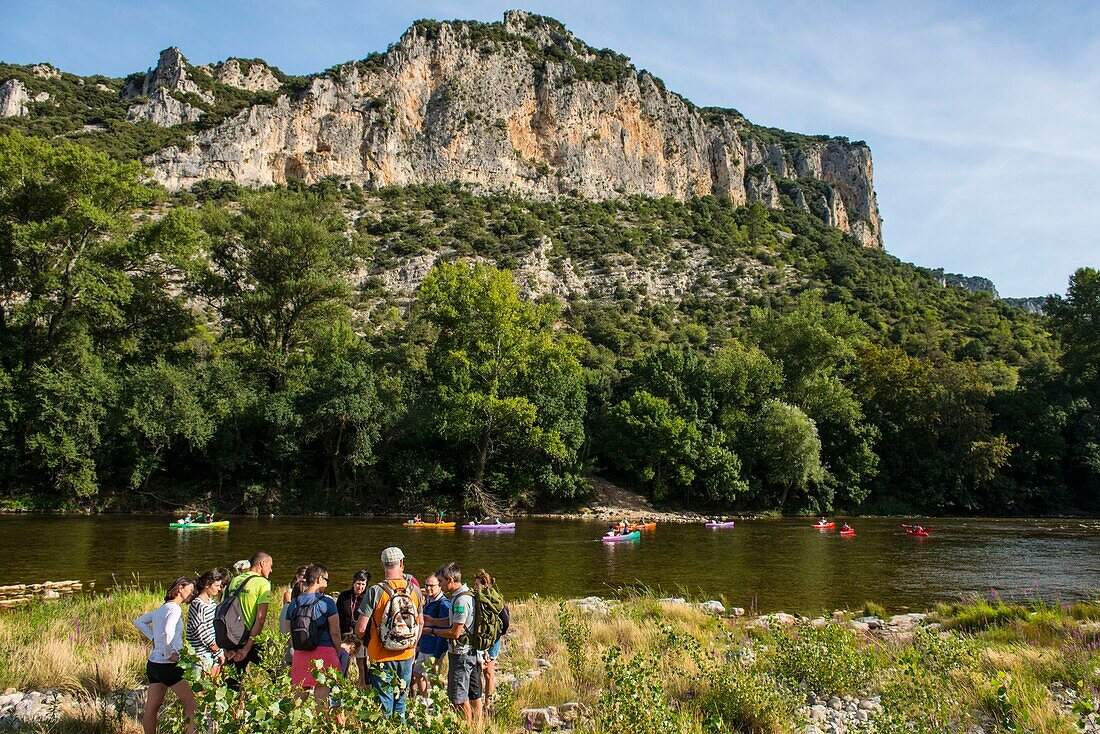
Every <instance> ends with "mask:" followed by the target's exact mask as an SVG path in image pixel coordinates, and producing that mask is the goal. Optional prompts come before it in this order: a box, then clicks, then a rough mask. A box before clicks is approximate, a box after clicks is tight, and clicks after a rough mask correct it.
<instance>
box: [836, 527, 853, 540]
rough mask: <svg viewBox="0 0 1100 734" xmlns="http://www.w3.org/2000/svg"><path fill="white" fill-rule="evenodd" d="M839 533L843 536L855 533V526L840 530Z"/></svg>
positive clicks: (850, 535)
mask: <svg viewBox="0 0 1100 734" xmlns="http://www.w3.org/2000/svg"><path fill="white" fill-rule="evenodd" d="M840 534H841V535H843V536H844V537H845V538H850V537H852V536H853V535H855V534H856V531H855V528H852V529H851V530H841V531H840Z"/></svg>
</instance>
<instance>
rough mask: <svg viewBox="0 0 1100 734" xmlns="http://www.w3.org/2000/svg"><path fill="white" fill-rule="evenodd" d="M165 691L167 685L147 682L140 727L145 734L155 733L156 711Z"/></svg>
mask: <svg viewBox="0 0 1100 734" xmlns="http://www.w3.org/2000/svg"><path fill="white" fill-rule="evenodd" d="M167 693H168V687H167V686H166V685H164V684H163V683H150V684H149V691H148V692H147V693H146V694H145V712H144V713H143V714H142V715H141V728H142V729H143V730H144V731H145V734H157V712H158V711H160V707H161V705H162V704H163V703H164V696H165V694H167ZM192 700H194V697H192Z"/></svg>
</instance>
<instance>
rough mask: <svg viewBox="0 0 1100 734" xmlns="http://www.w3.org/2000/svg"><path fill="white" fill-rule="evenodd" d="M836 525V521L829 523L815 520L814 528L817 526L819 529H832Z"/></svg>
mask: <svg viewBox="0 0 1100 734" xmlns="http://www.w3.org/2000/svg"><path fill="white" fill-rule="evenodd" d="M835 527H836V523H835V522H827V523H820V522H815V523H814V528H816V529H817V530H832V529H833V528H835Z"/></svg>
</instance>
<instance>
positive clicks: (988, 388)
mask: <svg viewBox="0 0 1100 734" xmlns="http://www.w3.org/2000/svg"><path fill="white" fill-rule="evenodd" d="M547 237H549V238H550V240H549V243H550V244H549V246H548V245H547V240H546V239H545V238H547ZM536 247H538V248H542V249H540V250H539V252H540V253H542V254H540V255H539V257H548V258H549V262H548V264H547V267H548V268H549V269H550V271H551V272H553V273H555V274H557V275H559V276H561V277H565V276H566V275H567V274H568V273H567V270H568V269H570V268H572V269H573V270H574V272H579V270H580V269H585V268H587V270H586V272H587V273H588V274H590V275H591V274H593V273H595V274H597V275H603V274H606V273H609V272H626V271H622V270H620V271H615V269H616V268H622V267H624V265H623V264H624V263H626V264H627V266H626V267H628V268H629V267H634V268H643V267H655V268H665V269H666V271H668V272H684V271H686V270H687V269H688V268H689V267H694V266H691V265H689V263H691V262H695V261H696V260H698V258H700V257H704V256H705V257H706V258H708V260H707V262H708V263H709V265H708V267H709V268H710V270H709V271H707V272H705V273H702V274H699V273H696V275H695V276H693V277H695V280H694V281H691V283H690V285H689V287H688V288H687V290H686V292H683V293H682V294H680V295H679V296H678V298H676V299H671V298H658V297H654V296H652V295H650V294H649V293H647V292H646V289H645V288H644V287H643V286H641V285H639V284H638V283H637V282H635V283H631V282H628V281H626V280H624V279H622V278H620V279H619V280H617V281H614V280H605V281H601V282H604V283H609V285H606V286H600V288H604V290H600V288H597V287H596V286H592V290H591V292H589V293H588V294H587V295H580V294H577V293H574V294H573V295H572V296H570V297H569V298H568V300H567V301H565V302H563V301H560V300H558V299H556V298H553V297H543V298H539V299H535V300H527V299H524V298H523V297H521V286H523V285H524V283H523V282H520V283H518V284H517V281H516V279H515V277H514V276H513V274H512V273H511V272H509V271H508V270H507V269H502V268H501V266H517V265H519V264H520V259H521V258H527V257H528V256H529V254H530V253H532V252H533V250H534V248H536ZM424 253H437V254H438V255H439V257H438V262H437V263H436V264H435V266H434V267H432V268H431V270H430V272H428V274H427V276H426V277H425V278H424V279H423V281H422V283H420V285H419V286H418V287H417V288H416V289H415V291H412V290H411V289H410V290H409V291H407V292H405V293H404V294H402V293H401V292H400V291H399V289H398V290H395V289H394V288H393V287H392V283H391V287H389V288H386V287H383V285H382V282H381V279H380V278H379V277H378V275H377V274H378V273H380V272H382V271H383V270H385V269H387V268H393V267H396V266H397V265H399V264H400V263H401V262H403V260H404V259H405V258H408V257H410V256H412V255H417V254H424ZM693 258H694V259H695V260H693ZM494 263H495V264H494ZM392 272H393V271H391V273H392ZM593 282H595V281H593ZM529 284H530V283H527V285H529ZM1046 311H1047V313H1048V316H1040V315H1029V314H1026V313H1025V312H1023V311H1022V310H1016V309H1012V308H1011V307H1009V306H1008V305H1006V304H1004V303H1003V302H1000V301H997V300H995V299H993V298H991V297H990V296H988V295H986V294H969V293H966V292H965V291H962V290H961V289H956V288H944V287H943V286H942V284H940V283H939V282H938V281H936V279H935V278H933V277H932V275H931V274H930V273H928V272H927V271H924V270H922V269H920V268H916V267H914V266H910V265H906V264H904V263H900V262H898V261H897V260H896V259H894V258H891V257H890V256H889V255H886V254H885V253H882V252H878V251H871V250H866V249H863V248H860V247H858V246H857V245H856V244H855V243H854V242H853V241H852V240H850V239H846V238H845V237H844V236H843V235H842V234H841V233H840V232H838V231H837V230H835V229H831V228H828V227H825V226H824V225H823V224H821V223H820V222H819V221H818V220H816V219H815V218H814V217H812V216H810V215H806V214H802V213H799V212H797V211H794V210H793V209H791V208H787V209H785V210H779V211H772V210H767V209H764V208H763V207H760V206H755V205H754V206H748V207H736V206H734V205H732V204H731V203H730V202H728V201H722V200H718V199H714V198H710V197H704V198H699V199H695V200H692V201H688V202H677V201H672V200H668V199H647V198H643V197H630V198H624V199H621V200H616V201H604V202H592V201H584V200H579V199H568V198H567V199H561V200H558V201H540V202H533V201H524V200H521V199H518V198H515V197H510V196H506V195H493V196H475V195H473V194H471V193H469V192H466V191H462V190H460V189H452V188H449V187H442V186H420V187H417V186H413V187H404V188H391V189H383V190H381V191H379V192H376V193H368V192H364V191H363V190H361V189H359V188H358V187H355V186H350V187H349V186H343V185H341V183H340V182H339V181H335V180H328V181H324V182H322V183H321V184H318V185H317V186H313V187H303V186H291V187H288V188H279V189H269V190H261V191H251V192H246V191H243V190H241V189H240V188H239V187H236V186H232V185H226V184H223V183H217V182H204V183H200V184H198V185H196V186H195V187H193V189H192V190H191V191H190V192H181V193H177V194H174V195H172V196H171V197H166V195H165V194H164V192H163V191H160V190H158V189H157V188H156V187H154V186H151V185H149V184H148V183H146V182H144V180H143V179H142V174H141V172H140V170H139V168H138V167H137V166H136V165H134V164H127V163H119V162H117V161H115V160H112V159H110V158H108V157H106V156H105V155H101V154H97V153H94V152H91V151H89V150H88V149H85V148H82V147H79V146H76V145H72V144H70V143H65V142H59V143H57V144H51V143H47V142H44V141H42V140H38V139H30V138H25V137H21V136H19V135H18V134H10V135H5V136H0V501H2V502H3V503H5V504H7V505H12V506H22V507H51V508H56V507H61V508H65V507H68V508H75V507H81V508H137V507H166V506H178V505H195V506H198V505H205V506H217V507H218V508H219V509H222V510H224V511H231V510H242V511H252V510H264V511H303V510H307V511H311V510H328V511H365V510H383V511H392V510H395V509H399V508H400V509H414V508H419V509H426V508H437V509H449V508H465V509H468V510H471V511H474V512H486V511H490V510H498V509H499V510H501V511H503V509H504V508H507V507H518V508H531V507H548V506H561V505H568V504H570V503H573V502H576V501H579V500H581V499H583V498H584V497H585V496H586V494H587V493H588V492H589V484H588V481H587V479H586V477H587V476H589V475H592V474H601V475H603V476H605V477H607V478H609V479H612V480H614V481H616V482H619V483H621V484H623V485H626V486H629V487H632V488H635V489H637V490H639V491H642V492H645V493H647V494H648V495H650V496H651V497H652V498H654V499H655V500H658V501H661V502H665V503H670V504H681V505H691V506H700V507H701V506H706V507H714V508H731V509H744V510H754V511H756V510H780V511H811V510H812V511H815V512H817V511H820V512H825V511H828V510H829V509H830V508H835V507H843V508H847V509H851V510H855V509H859V508H866V509H870V510H875V511H883V510H902V509H905V510H909V509H921V510H927V511H947V512H1015V513H1019V512H1036V511H1055V510H1095V509H1097V507H1098V506H1100V419H1098V417H1097V416H1098V411H1097V405H1098V404H1100V375H1098V372H1097V365H1098V364H1100V332H1098V329H1097V324H1100V274H1098V273H1097V272H1096V271H1095V270H1092V269H1089V268H1082V269H1081V270H1079V271H1078V272H1077V273H1075V274H1074V276H1073V277H1072V279H1071V281H1070V284H1069V289H1068V291H1067V293H1066V295H1065V297H1064V298H1058V297H1055V298H1052V299H1051V300H1050V301H1049V302H1048V304H1047V308H1046Z"/></svg>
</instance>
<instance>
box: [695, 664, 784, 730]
mask: <svg viewBox="0 0 1100 734" xmlns="http://www.w3.org/2000/svg"><path fill="white" fill-rule="evenodd" d="M709 681H710V687H709V688H708V689H707V691H706V692H705V693H704V694H703V696H702V697H701V698H700V699H699V700H698V701H697V702H695V706H696V707H697V708H698V710H699V712H700V714H701V715H702V717H703V721H704V723H705V725H706V728H707V730H708V731H714V732H726V731H739V732H745V734H786V733H787V732H792V731H794V730H795V725H796V722H797V710H798V702H797V701H796V700H795V698H794V696H792V695H791V692H790V690H789V689H784V688H783V686H781V685H780V684H779V682H778V681H777V680H776V679H775V678H774V677H773V676H772V675H771V674H769V673H768V672H766V671H765V670H763V669H762V668H761V667H760V666H757V665H748V666H740V665H726V666H723V667H721V668H718V669H717V670H714V671H711V673H710V675H709Z"/></svg>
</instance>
